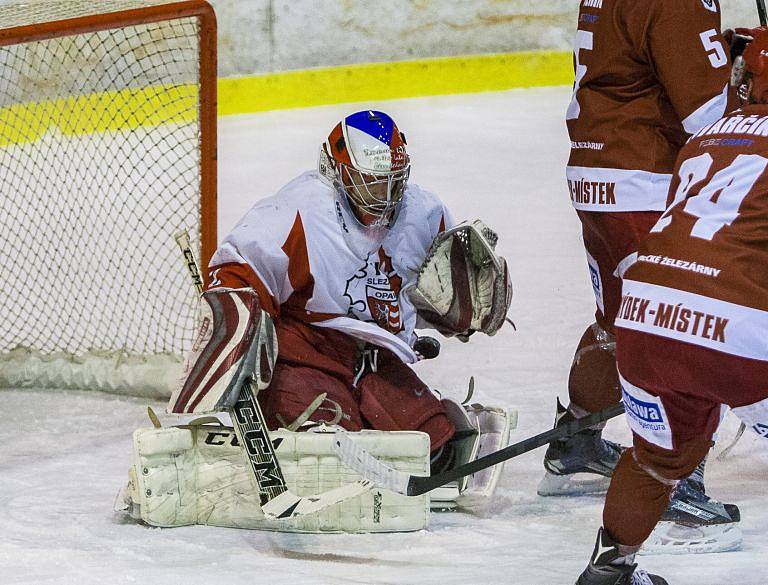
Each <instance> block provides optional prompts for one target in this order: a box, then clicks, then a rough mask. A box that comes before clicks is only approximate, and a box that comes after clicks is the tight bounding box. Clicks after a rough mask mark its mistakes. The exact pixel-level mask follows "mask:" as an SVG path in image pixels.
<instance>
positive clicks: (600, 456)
mask: <svg viewBox="0 0 768 585" xmlns="http://www.w3.org/2000/svg"><path fill="white" fill-rule="evenodd" d="M574 419H575V417H574V415H573V414H572V413H571V411H570V410H568V409H566V408H565V407H564V406H563V405H562V404H561V403H560V400H559V399H558V401H557V415H556V417H555V428H557V427H559V426H561V425H563V424H566V423H568V422H571V421H573V420H574ZM601 435H602V431H601V430H599V429H587V430H586V431H582V432H580V433H577V434H575V435H573V436H571V437H568V438H566V439H562V440H559V441H555V442H554V443H552V444H550V446H549V448H548V449H547V452H546V454H545V455H544V468H545V469H546V474H545V475H544V478H543V479H542V480H541V482H540V483H539V487H538V490H537V492H538V494H539V495H540V496H577V495H588V494H601V493H605V491H606V490H607V489H608V485H609V484H610V482H611V475H612V474H613V470H614V468H615V467H616V464H617V463H618V461H619V456H620V455H621V451H622V447H621V446H620V445H617V444H616V443H613V442H611V441H606V440H605V439H603V438H602V437H601Z"/></svg>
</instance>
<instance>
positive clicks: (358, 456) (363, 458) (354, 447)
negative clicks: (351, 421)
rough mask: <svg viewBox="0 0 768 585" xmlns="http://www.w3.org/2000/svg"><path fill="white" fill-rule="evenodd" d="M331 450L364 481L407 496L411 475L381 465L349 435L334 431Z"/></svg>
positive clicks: (384, 464)
mask: <svg viewBox="0 0 768 585" xmlns="http://www.w3.org/2000/svg"><path fill="white" fill-rule="evenodd" d="M333 450H334V451H335V452H336V455H338V457H339V459H341V461H342V463H344V464H345V465H346V466H347V467H349V468H350V469H352V470H354V471H356V472H357V473H358V474H359V475H361V476H362V477H363V478H365V479H366V480H369V481H371V482H373V483H374V484H376V485H377V486H379V487H382V488H384V489H387V490H390V491H392V492H396V493H398V494H403V495H409V494H408V482H409V481H410V479H411V475H410V474H408V473H404V472H402V471H398V470H397V469H395V468H394V467H390V466H389V465H387V464H386V463H382V462H381V461H379V460H378V459H376V458H375V457H374V456H373V455H371V454H370V453H369V452H368V451H367V450H366V449H365V448H364V447H362V446H360V445H359V444H358V443H357V442H356V441H355V440H354V439H352V437H350V436H349V433H347V432H345V431H336V435H335V436H334V438H333Z"/></svg>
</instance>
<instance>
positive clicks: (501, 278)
mask: <svg viewBox="0 0 768 585" xmlns="http://www.w3.org/2000/svg"><path fill="white" fill-rule="evenodd" d="M497 241H498V235H497V234H496V232H494V231H493V230H492V229H490V228H489V227H488V226H487V225H485V224H484V223H483V222H482V221H480V220H479V219H478V220H475V221H473V222H472V223H462V224H460V225H458V226H456V227H455V228H453V229H450V230H447V231H445V232H442V233H440V234H438V235H437V237H436V238H435V239H434V241H433V242H432V246H431V247H430V249H429V252H428V253H427V257H426V259H425V260H424V263H423V264H422V266H421V268H420V270H419V275H418V277H417V281H416V285H415V286H413V287H412V288H410V289H409V290H408V298H409V299H410V300H411V302H412V303H413V304H414V306H415V307H416V310H417V311H418V314H419V317H421V318H422V319H423V320H424V321H426V322H427V323H428V324H429V325H431V326H433V327H434V328H435V329H437V330H438V331H440V333H442V334H443V335H446V336H449V337H450V336H454V335H455V336H458V337H459V338H460V339H462V341H466V338H467V337H468V336H469V335H471V334H472V333H474V332H475V331H481V332H483V333H485V334H486V335H494V334H495V333H496V332H497V331H498V330H499V329H500V328H501V326H502V325H503V324H504V321H505V320H506V317H507V311H508V310H509V305H510V303H511V302H512V283H511V282H510V280H509V272H508V270H507V262H506V260H505V259H504V258H502V257H501V256H499V255H497V254H496V242H497Z"/></svg>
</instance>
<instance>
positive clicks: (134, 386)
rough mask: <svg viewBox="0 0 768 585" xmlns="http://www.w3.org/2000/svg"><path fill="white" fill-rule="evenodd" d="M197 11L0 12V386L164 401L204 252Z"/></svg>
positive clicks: (211, 68) (207, 164)
mask: <svg viewBox="0 0 768 585" xmlns="http://www.w3.org/2000/svg"><path fill="white" fill-rule="evenodd" d="M215 165H216V22H215V16H214V13H213V11H212V9H211V7H210V6H209V5H208V4H207V3H206V2H204V1H202V0H189V1H184V2H167V1H166V2H157V1H130V0H128V1H126V0H114V1H113V0H101V1H99V2H94V1H93V0H76V1H46V2H34V1H33V2H25V3H23V4H18V5H3V6H0V250H1V251H2V252H1V253H0V274H1V275H2V283H1V284H0V315H2V321H3V325H2V327H0V385H2V386H6V387H8V386H12V387H49V386H55V387H69V388H93V387H95V388H99V389H105V390H111V391H116V392H126V393H133V394H143V395H162V394H164V393H166V392H167V387H168V386H169V385H170V384H171V383H172V381H173V379H174V377H175V375H176V372H177V371H178V369H177V368H178V363H179V362H180V359H181V358H180V356H181V355H182V354H183V352H184V351H185V350H186V349H188V347H189V346H190V345H191V343H192V335H193V332H194V325H195V318H196V316H195V315H196V294H195V292H194V289H193V287H192V285H191V284H190V279H189V276H188V274H187V272H186V269H185V267H184V264H183V263H182V261H181V259H180V258H181V256H180V252H179V249H178V247H177V245H176V243H175V242H174V235H175V234H176V233H177V232H179V231H180V230H187V231H188V232H189V235H190V238H191V241H192V243H193V248H194V249H196V250H197V252H198V258H202V260H203V262H206V261H207V259H208V258H209V257H210V255H211V254H212V252H213V249H214V247H215V245H216V167H215Z"/></svg>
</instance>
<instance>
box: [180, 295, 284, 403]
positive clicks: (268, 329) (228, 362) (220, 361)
mask: <svg viewBox="0 0 768 585" xmlns="http://www.w3.org/2000/svg"><path fill="white" fill-rule="evenodd" d="M200 312H201V315H200V319H199V326H198V334H197V338H196V339H195V342H194V344H193V345H192V350H191V351H190V352H189V355H188V356H187V358H186V360H185V363H184V369H183V372H182V375H181V380H180V381H179V384H178V385H177V387H176V389H175V391H174V392H173V395H172V396H171V399H170V401H169V403H168V409H167V410H168V413H169V414H207V413H215V412H221V411H223V410H227V409H228V408H230V407H231V406H232V405H233V404H234V403H235V402H236V401H237V398H238V396H239V394H240V389H241V387H242V385H243V383H244V382H245V380H247V379H249V378H252V379H253V380H254V381H255V383H256V386H257V388H258V389H259V390H263V389H264V388H266V387H267V386H269V383H270V381H271V378H272V371H273V369H274V364H275V360H276V359H277V335H276V334H275V328H274V324H273V323H272V318H271V317H270V316H269V315H268V314H267V313H266V312H264V311H263V310H262V309H261V305H260V303H259V297H258V295H257V294H256V292H255V291H254V290H253V289H250V288H244V289H225V288H221V289H214V290H210V291H207V292H205V293H203V295H202V297H201V303H200Z"/></svg>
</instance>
